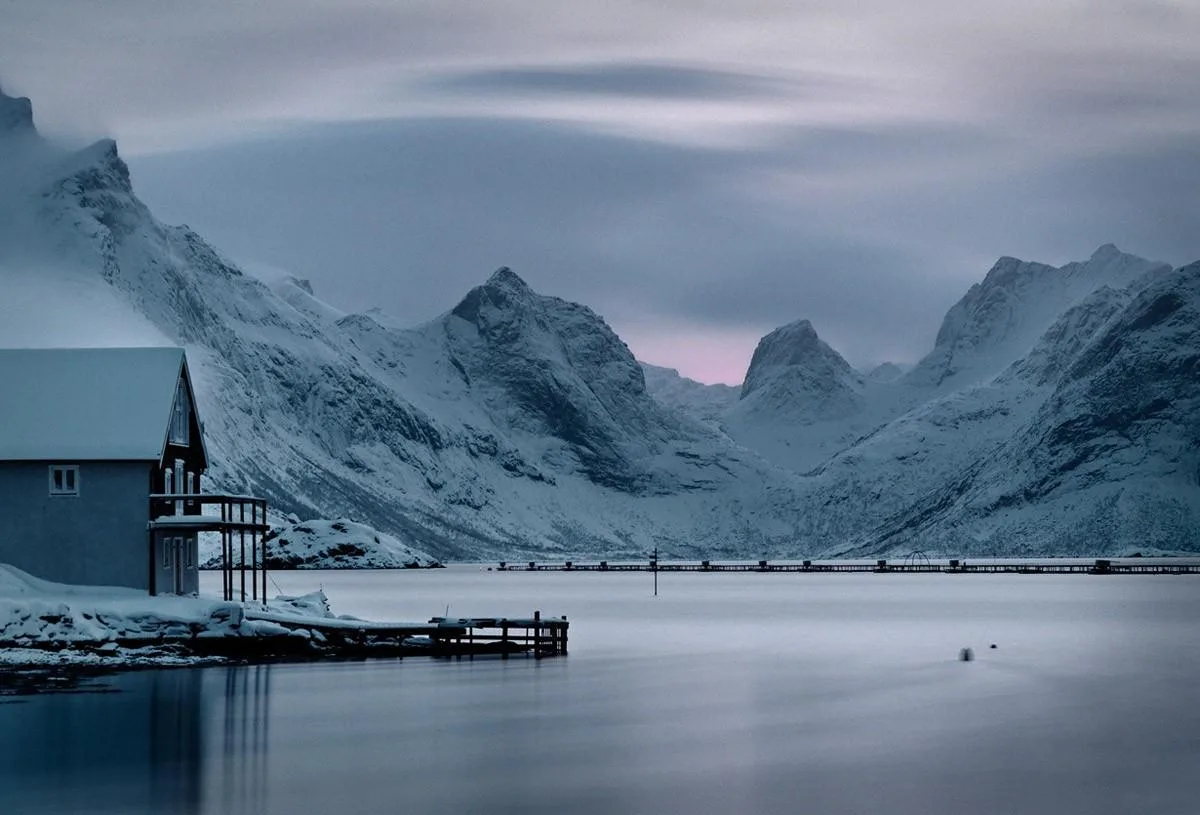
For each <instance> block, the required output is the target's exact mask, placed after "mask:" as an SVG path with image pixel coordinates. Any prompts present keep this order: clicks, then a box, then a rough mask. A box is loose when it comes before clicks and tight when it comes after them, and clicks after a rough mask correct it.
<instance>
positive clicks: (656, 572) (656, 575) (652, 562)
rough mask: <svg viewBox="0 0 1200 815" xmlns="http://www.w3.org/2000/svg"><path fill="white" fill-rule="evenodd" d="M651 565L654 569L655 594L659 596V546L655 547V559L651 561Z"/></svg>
mask: <svg viewBox="0 0 1200 815" xmlns="http://www.w3.org/2000/svg"><path fill="white" fill-rule="evenodd" d="M650 566H651V567H652V569H653V571H654V596H655V597H657V596H658V547H657V546H655V547H654V560H652V561H650Z"/></svg>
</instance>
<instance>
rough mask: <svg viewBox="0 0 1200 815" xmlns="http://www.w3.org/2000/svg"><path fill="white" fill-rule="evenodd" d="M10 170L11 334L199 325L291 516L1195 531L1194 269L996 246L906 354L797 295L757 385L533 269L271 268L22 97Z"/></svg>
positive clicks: (838, 528)
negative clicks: (406, 300)
mask: <svg viewBox="0 0 1200 815" xmlns="http://www.w3.org/2000/svg"><path fill="white" fill-rule="evenodd" d="M0 182H2V183H0V215H2V216H3V217H0V291H2V292H3V294H2V295H0V345H117V344H120V345H124V344H138V345H144V344H162V343H176V344H180V345H183V346H185V347H186V348H187V351H188V355H189V358H190V363H191V369H192V372H193V376H194V378H195V386H196V390H197V398H198V400H199V408H200V411H201V415H202V416H203V418H204V421H205V432H206V439H207V442H208V446H209V451H210V458H211V460H212V461H213V462H214V467H213V470H212V471H211V472H210V473H209V475H208V479H209V486H210V487H211V488H215V489H220V490H230V491H236V492H239V493H240V492H251V493H257V494H260V495H263V496H265V497H267V498H268V499H269V500H270V501H271V503H272V506H273V508H276V509H278V510H279V511H281V512H294V513H296V514H297V515H299V516H301V517H323V518H344V519H348V521H347V523H351V522H354V523H365V524H369V525H370V526H371V527H373V528H375V529H378V530H379V531H380V532H381V533H382V534H383V535H387V536H390V538H389V540H390V539H394V540H395V546H396V547H404V546H407V547H413V548H416V549H420V550H424V551H428V552H430V553H431V554H432V555H433V556H435V557H438V558H441V559H470V558H485V559H503V558H508V559H512V558H517V557H530V558H551V557H553V558H569V557H575V558H580V557H595V556H608V557H614V558H615V557H639V558H640V557H642V556H643V555H644V554H645V553H646V552H647V551H648V550H649V549H651V548H653V547H655V546H659V547H661V548H662V549H663V551H664V553H666V554H668V555H671V556H677V557H701V556H703V557H723V556H724V557H748V556H753V557H761V556H764V555H766V556H778V555H784V554H786V555H794V556H801V555H803V556H809V555H819V554H825V553H834V552H846V553H851V552H852V553H856V554H865V553H871V554H876V553H894V552H905V551H911V550H913V549H924V550H930V551H940V552H945V553H947V554H952V555H959V554H963V555H970V554H984V553H986V554H1005V553H1012V552H1024V551H1037V552H1059V553H1083V554H1086V553H1091V552H1113V551H1120V550H1123V549H1125V548H1129V547H1134V546H1136V547H1141V548H1143V549H1145V550H1147V551H1149V550H1151V549H1158V550H1191V551H1197V550H1200V532H1198V531H1197V530H1200V524H1198V523H1196V521H1197V520H1200V498H1198V495H1200V489H1198V484H1197V479H1198V478H1200V464H1198V462H1197V460H1196V452H1195V451H1196V450H1197V445H1196V441H1197V440H1196V438H1195V433H1196V427H1197V425H1198V424H1200V423H1198V422H1197V421H1196V407H1197V405H1196V398H1197V394H1196V391H1195V387H1196V386H1195V382H1196V379H1197V377H1196V349H1197V347H1198V345H1200V340H1198V338H1197V335H1196V327H1197V313H1198V308H1197V302H1196V298H1197V291H1196V290H1197V286H1196V278H1197V275H1198V269H1197V266H1195V265H1193V266H1191V267H1186V268H1184V269H1179V270H1171V269H1170V268H1169V267H1167V266H1164V265H1162V264H1153V263H1149V262H1147V261H1143V260H1140V259H1138V258H1133V257H1132V256H1129V255H1124V254H1122V253H1120V252H1119V251H1117V250H1116V249H1115V248H1113V247H1102V248H1101V249H1100V250H1099V251H1098V252H1097V253H1096V254H1095V255H1093V257H1092V258H1091V259H1090V260H1089V261H1086V262H1084V263H1079V264H1068V265H1067V266H1064V267H1061V268H1059V269H1055V268H1052V267H1049V266H1042V265H1039V264H1028V263H1021V262H1019V261H1015V260H1011V259H1002V260H1001V261H1000V262H998V263H997V265H996V267H995V268H993V270H992V271H991V272H990V273H989V274H988V275H987V277H986V278H985V279H984V281H983V282H982V283H980V284H979V285H977V286H975V287H972V289H971V290H970V291H969V292H968V293H967V295H966V296H965V297H964V298H963V300H962V301H961V302H960V303H959V304H958V305H956V306H955V307H954V308H953V309H951V311H950V313H949V314H948V315H947V317H946V321H945V323H944V324H943V327H942V331H941V332H940V333H939V336H938V341H937V343H936V344H935V347H934V349H933V350H932V351H931V352H930V354H929V355H928V356H927V357H926V358H925V359H924V360H922V361H921V363H919V364H918V365H917V366H915V367H914V368H913V369H912V370H910V371H908V372H902V371H898V370H894V369H885V370H883V371H882V372H873V373H872V374H871V375H867V376H863V375H862V374H860V373H858V372H856V371H854V370H853V368H852V367H851V366H850V365H848V364H847V363H846V361H845V360H844V359H842V357H841V356H840V355H839V354H837V352H836V351H834V350H833V349H832V348H830V347H829V346H828V345H827V344H825V343H824V342H823V341H821V340H820V338H819V337H818V336H817V334H816V331H815V330H814V329H813V327H812V325H811V324H809V323H807V322H805V321H800V322H796V323H793V324H791V325H789V326H785V327H783V328H781V329H779V330H777V331H775V332H772V333H771V334H769V335H768V336H767V337H764V339H763V341H762V342H761V343H760V345H759V347H758V349H757V350H756V352H755V355H754V359H753V360H752V361H751V364H750V367H749V370H748V372H747V376H746V382H745V383H744V385H743V386H742V388H741V389H740V391H739V390H738V389H735V388H728V387H725V386H704V385H699V384H698V383H691V382H690V381H688V380H684V379H683V378H682V377H679V376H678V374H676V373H675V372H672V371H666V370H665V369H655V368H653V367H652V366H643V365H639V364H638V363H637V361H636V360H635V359H634V357H633V355H632V354H631V353H630V351H629V349H628V348H627V347H626V346H625V344H624V343H623V342H622V341H621V340H620V338H619V337H617V335H616V334H615V333H614V332H613V331H612V330H611V328H609V326H608V325H607V324H606V323H605V322H604V320H603V319H602V318H601V317H600V316H599V315H597V314H595V313H594V312H592V311H591V310H590V309H588V308H586V307H584V306H581V305H577V304H574V303H568V302H565V301H563V300H560V299H557V298H554V297H548V296H544V295H541V294H538V293H536V292H534V291H532V290H531V289H530V288H529V287H528V286H527V285H526V284H525V283H524V282H523V281H522V280H521V279H520V277H519V276H517V275H516V274H515V273H514V272H512V271H511V270H508V269H501V270H499V271H497V272H496V273H494V274H493V275H492V276H491V277H490V278H488V279H487V280H486V281H485V282H484V283H482V285H480V286H478V287H476V288H474V289H472V290H471V291H470V292H468V293H467V294H466V295H465V296H464V297H463V298H462V300H461V301H460V302H459V303H458V304H457V305H455V306H454V307H453V308H451V309H450V310H449V311H447V312H446V313H445V314H443V315H441V316H440V317H438V318H436V319H434V320H431V321H430V322H428V323H426V324H424V325H421V326H418V327H416V328H402V327H399V326H397V325H396V324H395V323H394V322H393V321H391V320H390V319H389V318H387V316H386V315H383V314H380V313H378V312H371V313H367V314H349V315H347V314H342V313H340V312H338V311H337V310H336V309H333V308H331V307H329V306H328V305H327V304H325V303H323V302H322V301H321V300H320V299H319V295H320V292H314V290H313V288H312V286H311V285H309V284H308V283H307V282H306V281H303V280H299V279H296V278H291V277H287V276H286V275H285V276H281V277H280V278H279V279H277V280H273V281H271V282H270V284H267V283H264V282H262V281H261V280H259V279H257V278H255V277H252V276H249V275H247V274H244V273H243V272H242V270H240V269H239V268H238V267H237V266H236V265H234V264H233V263H231V262H229V261H228V260H226V259H225V258H223V257H222V256H221V255H220V254H219V253H218V252H217V251H216V250H214V249H213V248H212V247H210V246H209V245H208V244H207V243H205V242H204V240H203V239H202V238H201V237H200V236H198V235H196V234H195V233H194V232H193V231H191V230H190V229H188V228H187V227H185V226H177V227H173V226H167V225H164V224H162V223H160V222H159V221H157V220H156V219H155V218H154V217H153V215H152V214H151V213H150V212H149V211H148V209H147V208H146V207H145V206H144V204H142V202H141V201H140V200H139V199H138V198H137V196H136V195H135V194H134V191H133V185H132V182H131V179H130V175H129V170H128V168H127V167H126V165H125V163H124V162H123V161H122V160H121V158H120V156H119V153H118V151H117V148H116V145H115V144H114V143H113V142H111V141H101V142H98V143H96V144H95V145H92V146H90V147H88V148H85V149H84V150H81V151H66V150H63V149H61V148H57V147H55V146H53V145H50V144H47V143H45V142H43V141H42V140H41V139H40V138H39V137H38V136H37V133H36V130H35V129H34V127H33V123H32V118H31V108H30V106H29V104H28V100H21V99H13V98H11V97H7V96H3V95H2V94H0ZM1146 375H1153V379H1152V380H1149V381H1147V380H1146V379H1145V376H1146ZM381 539H382V538H381ZM393 548H395V547H393ZM306 551H307V550H306ZM339 551H341V550H339ZM346 551H349V550H346Z"/></svg>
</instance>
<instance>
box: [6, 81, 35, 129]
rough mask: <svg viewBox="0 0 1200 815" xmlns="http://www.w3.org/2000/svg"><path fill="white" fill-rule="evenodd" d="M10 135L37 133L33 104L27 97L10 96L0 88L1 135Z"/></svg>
mask: <svg viewBox="0 0 1200 815" xmlns="http://www.w3.org/2000/svg"><path fill="white" fill-rule="evenodd" d="M8 133H18V134H30V135H33V134H36V133H37V129H36V128H35V127H34V126H33V103H32V102H30V101H29V98H28V97H26V96H9V95H7V94H6V93H5V92H4V89H3V88H0V135H4V134H8Z"/></svg>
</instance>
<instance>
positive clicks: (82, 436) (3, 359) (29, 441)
mask: <svg viewBox="0 0 1200 815" xmlns="http://www.w3.org/2000/svg"><path fill="white" fill-rule="evenodd" d="M185 370H186V362H185V358H184V353H183V349H182V348H63V349H59V348H54V349H17V350H0V461H63V460H71V461H89V460H91V461H99V460H103V461H159V460H161V459H162V455H163V451H164V449H165V446H166V440H167V430H168V429H169V427H170V420H171V411H172V408H173V406H174V404H175V391H176V386H177V384H178V382H179V377H180V376H181V374H183V372H184V371H185ZM189 391H190V388H189ZM189 396H190V392H189ZM192 402H193V405H194V404H195V400H194V399H193V400H192Z"/></svg>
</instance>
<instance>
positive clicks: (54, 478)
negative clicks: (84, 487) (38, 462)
mask: <svg viewBox="0 0 1200 815" xmlns="http://www.w3.org/2000/svg"><path fill="white" fill-rule="evenodd" d="M50 494H51V495H57V496H73V495H74V496H77V495H79V465H78V464H51V465H50Z"/></svg>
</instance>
